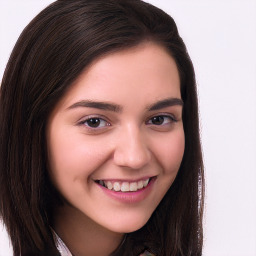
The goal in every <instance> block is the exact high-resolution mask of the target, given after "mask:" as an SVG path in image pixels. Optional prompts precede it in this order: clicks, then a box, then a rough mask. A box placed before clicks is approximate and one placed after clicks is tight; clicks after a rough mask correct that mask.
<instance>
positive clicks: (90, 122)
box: [81, 117, 110, 129]
mask: <svg viewBox="0 0 256 256" xmlns="http://www.w3.org/2000/svg"><path fill="white" fill-rule="evenodd" d="M81 123H82V124H84V125H85V126H87V127H89V128H92V129H93V128H103V127H106V126H110V124H109V123H108V122H107V121H106V120H104V119H102V118H99V117H90V118H88V119H86V120H84V121H82V122H81Z"/></svg>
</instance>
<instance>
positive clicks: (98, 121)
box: [79, 114, 178, 130]
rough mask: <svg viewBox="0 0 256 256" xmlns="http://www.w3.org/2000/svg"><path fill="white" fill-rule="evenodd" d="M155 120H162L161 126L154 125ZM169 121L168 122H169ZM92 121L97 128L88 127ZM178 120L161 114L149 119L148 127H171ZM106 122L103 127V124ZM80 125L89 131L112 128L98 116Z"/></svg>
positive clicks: (87, 119)
mask: <svg viewBox="0 0 256 256" xmlns="http://www.w3.org/2000/svg"><path fill="white" fill-rule="evenodd" d="M154 118H155V121H159V118H160V119H161V120H160V122H162V123H160V124H154V123H153V122H152V121H153V119H154ZM167 119H168V120H167ZM90 121H94V122H96V123H95V124H96V126H95V127H93V126H90V125H88V122H90ZM177 121H178V120H177V119H176V118H175V117H174V116H173V115H166V114H159V115H155V116H152V117H151V118H150V119H148V121H146V124H148V125H152V126H156V127H161V126H165V125H168V124H169V125H171V124H172V123H175V122H177ZM102 122H104V124H103V125H101V123H102ZM97 123H99V125H100V126H97ZM79 125H84V126H86V128H87V129H91V130H96V129H97V130H98V129H104V128H105V127H107V126H111V124H110V123H109V122H108V121H106V120H105V118H102V117H98V116H91V117H88V118H86V119H85V120H82V121H81V122H79Z"/></svg>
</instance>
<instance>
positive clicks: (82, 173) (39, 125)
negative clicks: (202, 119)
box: [0, 0, 204, 256]
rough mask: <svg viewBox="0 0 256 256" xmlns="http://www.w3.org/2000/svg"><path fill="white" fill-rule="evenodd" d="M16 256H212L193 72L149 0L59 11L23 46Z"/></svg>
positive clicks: (4, 119) (3, 111) (8, 217)
mask: <svg viewBox="0 0 256 256" xmlns="http://www.w3.org/2000/svg"><path fill="white" fill-rule="evenodd" d="M0 124H1V125H0V138H1V145H0V186H1V194H0V195H1V196H0V200H1V208H0V210H1V216H2V219H3V221H4V223H5V226H6V228H7V231H8V233H9V236H10V239H11V242H12V245H13V250H14V255H17V256H20V255H22V256H23V255H75V256H80V255H86V256H88V255H90V256H94V255H95V256H97V255H100V256H104V255H127V256H128V255H129V256H131V255H135V256H137V255H157V256H162V255H163V256H164V255H168V256H169V255H175V256H177V255H183V256H189V255H193V256H194V255H201V253H202V237H203V236H202V233H203V232H202V209H203V195H204V182H203V181H204V178H203V163H202V157H201V148H200V139H199V128H198V107H197V94H196V85H195V76H194V70H193V65H192V63H191V61H190V58H189V56H188V53H187V51H186V47H185V45H184V43H183V41H182V39H181V38H180V36H179V34H178V31H177V28H176V25H175V23H174V21H173V19H172V18H171V17H170V16H168V15H167V14H166V13H164V12H163V11H162V10H160V9H158V8H156V7H154V6H152V5H150V4H148V3H144V2H143V1H139V0H108V1H105V0H72V1H69V0H59V1H56V2H54V3H53V4H51V5H50V6H48V7H47V8H46V9H45V10H43V11H42V12H41V13H40V14H39V15H38V16H37V17H35V18H34V19H33V20H32V22H31V23H30V24H29V25H28V26H27V27H26V28H25V30H24V31H23V33H22V34H21V36H20V38H19V40H18V42H17V44H16V46H15V47H14V50H13V52H12V54H11V57H10V60H9V62H8V64H7V67H6V70H5V73H4V77H3V81H2V85H1V98H0Z"/></svg>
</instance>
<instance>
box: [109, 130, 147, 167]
mask: <svg viewBox="0 0 256 256" xmlns="http://www.w3.org/2000/svg"><path fill="white" fill-rule="evenodd" d="M150 159H151V151H150V149H149V148H148V146H147V141H146V139H145V136H143V133H142V132H141V131H140V129H139V128H137V127H128V128H127V129H125V130H123V131H122V132H121V134H119V136H118V138H117V142H116V148H115V151H114V162H115V164H116V165H118V166H122V167H128V168H130V169H141V168H143V167H144V166H146V165H147V164H148V163H149V162H150Z"/></svg>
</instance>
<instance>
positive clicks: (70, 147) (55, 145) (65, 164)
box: [47, 43, 184, 233]
mask: <svg viewBox="0 0 256 256" xmlns="http://www.w3.org/2000/svg"><path fill="white" fill-rule="evenodd" d="M47 140H48V141H47V143H48V155H49V165H50V176H51V179H52V181H53V183H54V185H55V186H56V188H57V190H58V191H59V192H60V194H61V195H62V196H63V197H64V198H65V200H66V201H67V202H68V204H69V207H70V205H71V207H72V208H74V209H75V210H77V211H79V212H80V213H82V214H83V215H84V216H86V217H88V219H90V220H91V221H92V222H95V223H97V224H98V225H101V226H102V227H104V228H106V229H108V230H111V231H113V232H120V233H128V232H132V231H135V230H137V229H139V228H141V227H142V226H143V225H145V224H146V222H147V221H148V219H149V218H150V216H151V214H152V213H153V212H154V210H155V209H156V207H157V205H158V204H159V203H160V201H161V200H162V198H163V196H164V195H165V193H166V192H167V190H168V189H169V188H170V186H171V184H172V183H173V181H174V179H175V177H176V175H177V172H178V169H179V166H180V163H181V160H182V157H183V153H184V131H183V123H182V100H181V94H180V80H179V75H178V70H177V66H176V64H175V62H174V60H173V58H172V57H171V56H170V55H169V54H168V53H167V52H166V51H165V50H164V49H163V48H162V47H160V46H158V45H156V44H153V43H145V44H141V45H139V46H137V47H135V48H132V49H128V50H124V51H119V52H117V53H112V54H109V55H106V56H104V57H102V58H101V59H99V60H97V61H96V62H94V63H93V64H92V65H91V66H90V67H89V68H87V69H86V71H84V72H83V73H82V74H81V76H80V77H79V78H78V79H77V81H76V82H75V83H74V84H73V85H72V86H71V88H70V90H69V91H68V92H67V93H66V95H65V96H64V98H63V99H62V100H61V101H60V102H59V103H58V105H57V106H56V108H55V109H54V111H53V113H52V114H51V116H50V119H49V122H48V127H47Z"/></svg>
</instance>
